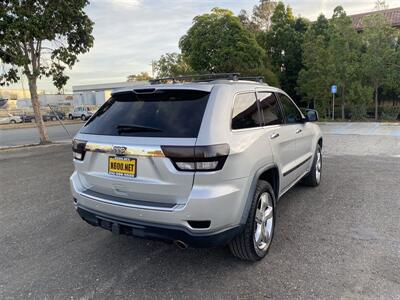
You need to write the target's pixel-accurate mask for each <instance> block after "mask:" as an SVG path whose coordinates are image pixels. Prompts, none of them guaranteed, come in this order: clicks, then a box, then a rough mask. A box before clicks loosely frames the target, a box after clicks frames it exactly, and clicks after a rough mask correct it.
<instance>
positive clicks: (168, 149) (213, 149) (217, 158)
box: [161, 144, 229, 172]
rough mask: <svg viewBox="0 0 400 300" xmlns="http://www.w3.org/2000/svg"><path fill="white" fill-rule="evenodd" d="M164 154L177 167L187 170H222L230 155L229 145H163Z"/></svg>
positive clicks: (180, 169)
mask: <svg viewBox="0 0 400 300" xmlns="http://www.w3.org/2000/svg"><path fill="white" fill-rule="evenodd" d="M161 149H162V151H163V152H164V155H165V156H166V157H168V158H169V159H171V161H172V163H173V164H174V166H175V168H176V169H177V170H179V171H185V172H195V171H197V172H211V171H218V170H221V169H222V168H223V166H224V164H225V161H226V158H227V157H228V155H229V145H228V144H220V145H211V146H161Z"/></svg>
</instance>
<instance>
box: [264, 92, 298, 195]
mask: <svg viewBox="0 0 400 300" xmlns="http://www.w3.org/2000/svg"><path fill="white" fill-rule="evenodd" d="M257 96H258V99H259V102H260V110H261V114H262V117H263V122H264V123H263V124H264V126H263V129H264V136H265V137H264V138H265V139H266V140H267V141H269V144H270V145H271V148H272V152H273V156H274V161H275V162H276V164H277V165H278V168H279V170H280V183H281V184H280V191H281V192H282V191H284V190H285V189H287V188H288V187H289V186H290V184H291V183H292V182H293V181H295V180H296V177H295V176H296V175H295V174H294V173H289V174H285V173H287V171H288V170H290V169H291V168H292V167H293V165H294V163H295V160H296V142H295V140H294V139H293V134H292V131H293V128H292V127H291V126H286V125H285V120H284V115H283V113H282V109H281V106H280V104H279V101H278V99H277V96H276V95H275V94H274V93H273V92H271V91H258V92H257Z"/></svg>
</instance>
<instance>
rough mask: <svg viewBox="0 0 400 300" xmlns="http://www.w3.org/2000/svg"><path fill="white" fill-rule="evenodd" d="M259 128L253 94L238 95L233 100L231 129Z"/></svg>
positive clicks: (259, 122) (258, 118) (258, 115)
mask: <svg viewBox="0 0 400 300" xmlns="http://www.w3.org/2000/svg"><path fill="white" fill-rule="evenodd" d="M259 126H261V121H260V114H259V112H258V106H257V98H256V94H255V93H246V94H239V95H237V96H236V98H235V103H234V105H233V114H232V129H245V128H254V127H259Z"/></svg>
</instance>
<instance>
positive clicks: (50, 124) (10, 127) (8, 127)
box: [0, 120, 85, 130]
mask: <svg viewBox="0 0 400 300" xmlns="http://www.w3.org/2000/svg"><path fill="white" fill-rule="evenodd" d="M63 123H64V125H65V126H68V125H75V124H82V125H83V124H84V123H85V122H84V121H81V120H76V121H67V122H63ZM44 125H45V127H53V126H61V124H60V122H58V121H50V122H45V123H44ZM25 128H36V123H18V124H4V125H0V130H13V129H25Z"/></svg>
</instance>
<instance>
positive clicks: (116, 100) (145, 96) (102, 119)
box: [81, 90, 210, 138]
mask: <svg viewBox="0 0 400 300" xmlns="http://www.w3.org/2000/svg"><path fill="white" fill-rule="evenodd" d="M209 94H210V93H208V92H203V91H195V90H156V91H154V92H150V93H142V94H136V93H134V92H126V93H117V94H114V95H113V96H112V97H111V99H110V100H108V101H107V102H106V103H105V104H104V105H103V106H102V107H101V108H100V109H99V110H98V111H97V112H96V113H95V114H94V116H93V117H92V118H91V119H90V121H89V122H88V123H87V124H86V126H85V127H83V129H82V130H81V133H87V134H97V135H113V136H143V137H171V138H174V137H177V138H180V137H182V138H195V137H197V136H198V134H199V130H200V125H201V121H202V119H203V115H204V111H205V109H206V106H207V101H208V97H209Z"/></svg>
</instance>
